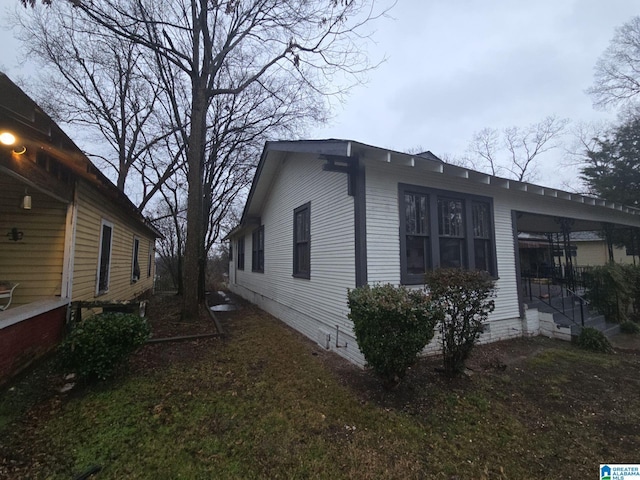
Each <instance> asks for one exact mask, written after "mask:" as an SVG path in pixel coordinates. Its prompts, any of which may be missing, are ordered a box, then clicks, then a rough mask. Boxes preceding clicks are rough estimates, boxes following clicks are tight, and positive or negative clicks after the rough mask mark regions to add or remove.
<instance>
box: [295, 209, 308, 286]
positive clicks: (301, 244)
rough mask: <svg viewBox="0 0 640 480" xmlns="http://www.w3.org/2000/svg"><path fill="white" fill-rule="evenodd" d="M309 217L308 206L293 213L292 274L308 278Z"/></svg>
mask: <svg viewBox="0 0 640 480" xmlns="http://www.w3.org/2000/svg"><path fill="white" fill-rule="evenodd" d="M310 217H311V215H310V210H309V205H308V204H307V205H303V206H302V207H299V208H297V209H296V210H294V213H293V224H294V225H293V234H294V236H293V274H294V275H300V276H305V277H308V276H309V274H310V272H311V227H310V224H311V218H310Z"/></svg>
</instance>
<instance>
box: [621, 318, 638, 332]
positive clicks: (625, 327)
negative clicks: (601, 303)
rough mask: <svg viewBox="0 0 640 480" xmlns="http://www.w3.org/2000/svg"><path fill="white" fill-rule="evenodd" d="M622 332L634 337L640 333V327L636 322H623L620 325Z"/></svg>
mask: <svg viewBox="0 0 640 480" xmlns="http://www.w3.org/2000/svg"><path fill="white" fill-rule="evenodd" d="M620 331H621V332H622V333H630V334H632V335H636V334H638V333H640V325H638V324H637V323H636V322H632V321H630V320H627V321H626V322H622V323H621V324H620Z"/></svg>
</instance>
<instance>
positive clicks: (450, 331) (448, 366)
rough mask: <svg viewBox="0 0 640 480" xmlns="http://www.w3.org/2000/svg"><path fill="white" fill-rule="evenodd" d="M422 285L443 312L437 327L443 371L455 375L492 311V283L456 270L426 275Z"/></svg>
mask: <svg viewBox="0 0 640 480" xmlns="http://www.w3.org/2000/svg"><path fill="white" fill-rule="evenodd" d="M425 283H426V284H427V288H428V289H429V291H430V293H431V296H432V298H433V300H434V303H435V304H436V305H437V306H438V308H439V309H440V310H441V311H442V312H443V314H444V315H443V320H442V322H441V324H440V327H441V328H440V330H441V334H442V355H443V361H444V370H445V372H446V373H447V374H449V375H452V376H453V375H456V374H458V373H460V372H462V371H463V370H464V363H465V361H466V360H467V358H468V357H469V355H470V354H471V350H472V348H473V346H474V345H475V343H476V340H477V339H478V337H479V336H480V334H481V333H482V330H483V325H482V324H483V323H484V322H485V321H486V320H487V318H488V317H489V314H490V313H491V312H493V309H494V308H495V302H494V300H493V298H494V297H495V286H494V283H495V282H494V280H493V279H492V278H491V276H490V275H489V274H488V273H487V272H480V271H477V270H461V269H457V268H451V269H437V270H434V271H432V272H428V273H427V274H426V276H425Z"/></svg>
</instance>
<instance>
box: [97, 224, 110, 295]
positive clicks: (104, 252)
mask: <svg viewBox="0 0 640 480" xmlns="http://www.w3.org/2000/svg"><path fill="white" fill-rule="evenodd" d="M111 233H112V228H111V227H110V226H108V225H103V226H102V244H101V245H100V273H99V276H98V290H99V291H100V292H104V291H106V290H107V289H108V288H109V264H110V263H111Z"/></svg>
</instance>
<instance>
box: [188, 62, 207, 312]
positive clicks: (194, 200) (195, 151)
mask: <svg viewBox="0 0 640 480" xmlns="http://www.w3.org/2000/svg"><path fill="white" fill-rule="evenodd" d="M195 75H197V74H194V77H195ZM201 83H204V82H202V80H200V79H196V78H193V93H192V110H191V117H190V120H191V132H190V135H189V151H188V152H187V165H188V167H189V171H188V173H187V181H188V184H189V194H188V200H187V238H186V242H185V253H184V264H183V275H182V278H183V281H182V283H183V288H184V292H183V294H182V318H183V319H185V320H190V319H195V318H197V316H198V311H199V299H198V276H199V271H200V262H201V259H200V257H201V256H202V248H201V246H200V243H201V240H202V233H201V232H202V223H203V222H202V191H203V188H202V174H203V165H204V147H205V132H206V119H207V117H206V114H207V102H206V88H205V86H203V85H201Z"/></svg>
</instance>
